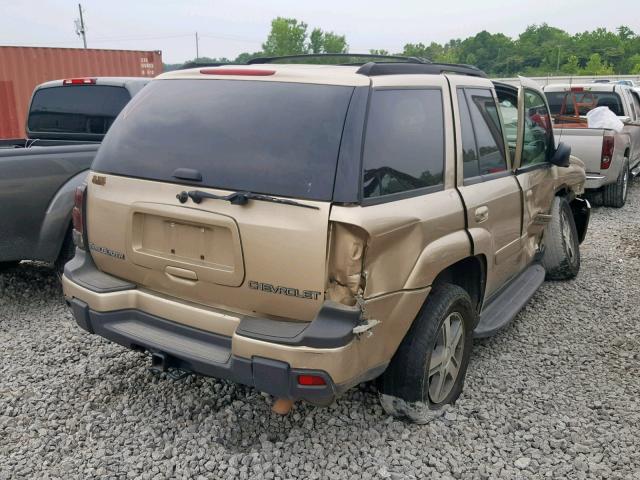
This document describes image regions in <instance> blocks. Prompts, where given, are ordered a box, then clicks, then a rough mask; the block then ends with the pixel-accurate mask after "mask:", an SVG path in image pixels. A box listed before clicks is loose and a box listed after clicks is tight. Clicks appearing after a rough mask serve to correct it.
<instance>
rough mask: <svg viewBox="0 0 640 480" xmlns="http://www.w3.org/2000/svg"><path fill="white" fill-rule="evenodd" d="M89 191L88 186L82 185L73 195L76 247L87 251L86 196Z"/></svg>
mask: <svg viewBox="0 0 640 480" xmlns="http://www.w3.org/2000/svg"><path fill="white" fill-rule="evenodd" d="M86 191H87V185H86V184H82V185H80V186H79V187H76V191H75V193H74V195H73V210H71V217H72V219H73V243H75V245H76V247H78V248H81V249H83V250H84V249H85V245H84V195H85V193H86Z"/></svg>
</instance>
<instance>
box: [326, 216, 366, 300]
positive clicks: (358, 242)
mask: <svg viewBox="0 0 640 480" xmlns="http://www.w3.org/2000/svg"><path fill="white" fill-rule="evenodd" d="M330 232H331V233H330V239H329V241H330V244H329V245H330V246H329V268H328V272H327V274H328V279H327V280H328V285H327V289H326V295H325V298H326V299H327V300H331V301H334V302H338V303H342V304H343V305H349V306H354V305H355V304H356V301H357V298H359V297H361V296H362V295H363V293H364V289H365V280H366V277H365V273H364V257H365V250H366V246H367V239H368V234H367V232H366V231H365V230H364V229H362V228H361V227H358V226H356V225H351V224H347V223H342V222H331V223H330Z"/></svg>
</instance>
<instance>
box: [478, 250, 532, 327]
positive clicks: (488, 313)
mask: <svg viewBox="0 0 640 480" xmlns="http://www.w3.org/2000/svg"><path fill="white" fill-rule="evenodd" d="M544 276H545V271H544V267H543V266H542V265H540V264H538V263H534V264H533V265H531V266H529V267H528V268H527V269H526V270H524V271H523V272H522V273H520V274H519V275H518V276H517V277H516V278H514V279H513V280H512V281H511V282H510V283H509V284H508V285H507V286H506V287H505V288H504V289H503V290H502V291H501V292H500V293H499V294H498V296H497V297H495V298H494V299H493V300H492V301H491V303H489V304H488V305H487V306H486V307H485V308H483V310H482V313H481V314H480V322H479V323H478V326H477V327H476V329H475V331H474V332H473V335H474V337H476V338H485V337H490V336H491V335H494V334H495V333H497V332H498V330H500V329H502V328H504V327H506V326H507V325H508V324H509V323H511V321H512V320H513V319H514V318H515V316H516V315H517V314H518V312H520V310H522V308H523V307H524V306H525V305H526V303H527V302H528V301H529V299H530V298H531V297H532V296H533V294H534V293H536V290H538V288H539V287H540V285H542V283H543V282H544Z"/></svg>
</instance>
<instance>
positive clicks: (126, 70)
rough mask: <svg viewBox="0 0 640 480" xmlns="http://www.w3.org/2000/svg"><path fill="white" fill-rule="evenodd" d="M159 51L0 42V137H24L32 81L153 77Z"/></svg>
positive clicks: (158, 68)
mask: <svg viewBox="0 0 640 480" xmlns="http://www.w3.org/2000/svg"><path fill="white" fill-rule="evenodd" d="M160 73H162V53H161V52H160V51H159V50H158V51H138V50H100V49H93V48H89V49H81V48H47V47H3V46H0V139H2V138H21V137H24V135H25V133H24V127H25V123H26V119H27V111H28V109H29V101H30V100H31V93H32V92H33V89H34V88H35V87H36V85H39V84H41V83H43V82H47V81H49V80H57V79H61V78H72V77H155V76H156V75H159V74H160Z"/></svg>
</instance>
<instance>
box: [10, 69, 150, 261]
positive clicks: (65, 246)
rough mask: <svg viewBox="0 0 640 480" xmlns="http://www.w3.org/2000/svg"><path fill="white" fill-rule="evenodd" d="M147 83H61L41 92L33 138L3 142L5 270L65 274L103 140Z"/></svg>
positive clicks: (33, 110)
mask: <svg viewBox="0 0 640 480" xmlns="http://www.w3.org/2000/svg"><path fill="white" fill-rule="evenodd" d="M149 80H150V79H148V78H135V77H131V78H129V77H99V78H70V79H65V80H54V81H51V82H47V83H43V84H42V85H39V86H37V87H36V89H35V90H34V92H33V96H32V97H31V104H30V107H29V115H28V119H27V125H26V132H27V138H22V139H9V140H0V271H1V270H4V269H6V268H8V267H12V266H14V265H16V264H17V263H18V262H19V261H20V260H41V261H44V262H49V263H53V264H55V265H56V266H57V267H58V268H60V267H62V266H63V265H64V263H65V262H66V260H67V259H68V258H70V257H71V256H73V242H72V239H71V210H72V208H73V195H74V192H75V189H76V187H77V186H78V185H80V184H82V183H83V182H84V180H85V177H86V175H87V171H88V169H89V167H90V166H91V162H92V161H93V157H94V156H95V154H96V152H97V150H98V147H99V146H100V142H101V141H102V138H103V137H104V135H105V134H106V132H107V130H108V129H109V127H110V126H111V124H112V123H113V121H114V120H115V118H116V117H117V116H118V114H119V113H120V111H121V110H122V109H123V108H124V106H125V105H126V104H127V103H128V102H129V100H131V98H132V97H133V96H134V95H135V94H137V93H138V92H139V91H140V90H141V89H142V88H143V87H144V86H145V85H146V84H147V83H148V82H149Z"/></svg>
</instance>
